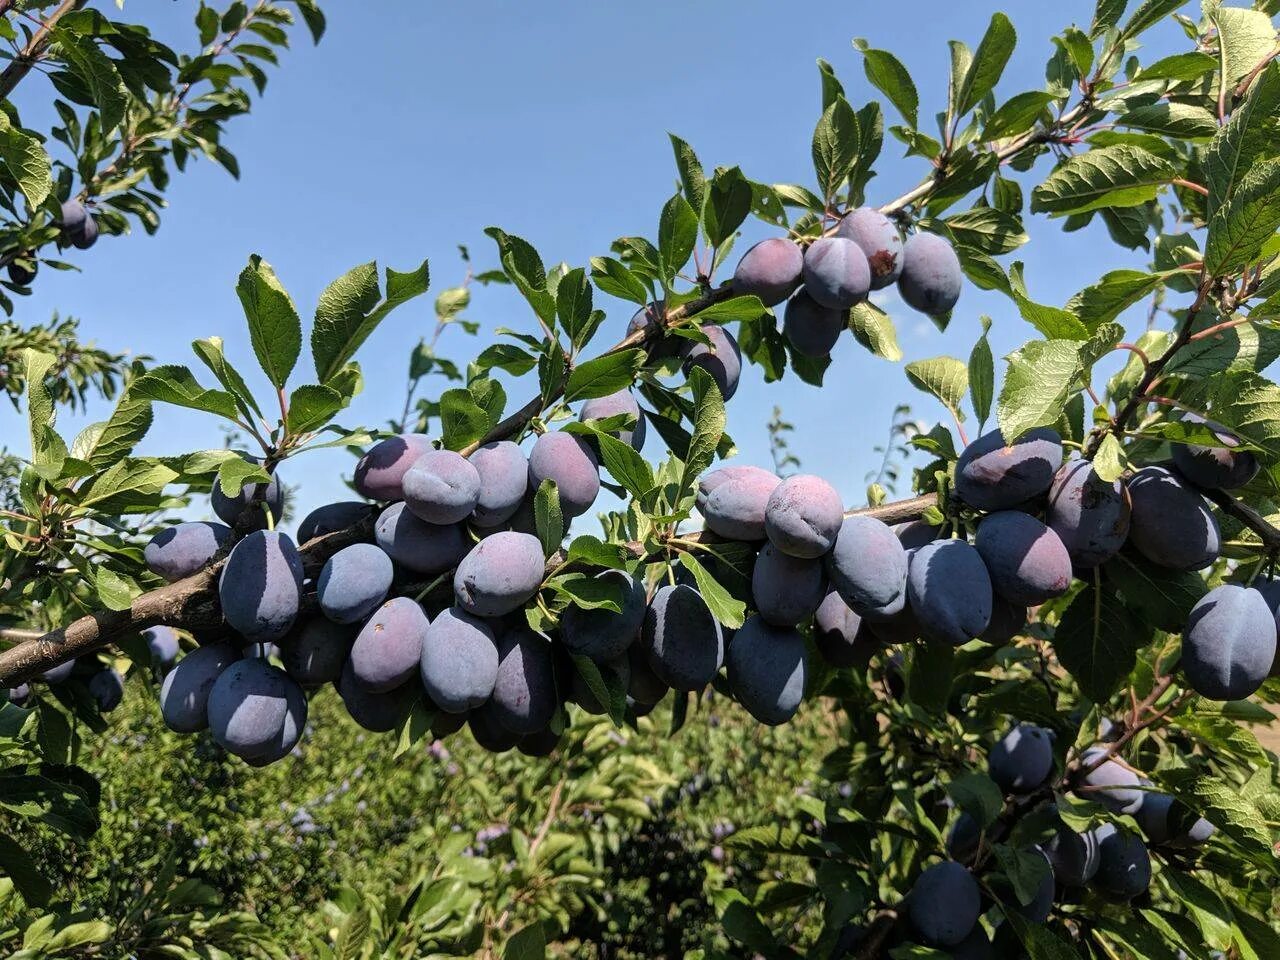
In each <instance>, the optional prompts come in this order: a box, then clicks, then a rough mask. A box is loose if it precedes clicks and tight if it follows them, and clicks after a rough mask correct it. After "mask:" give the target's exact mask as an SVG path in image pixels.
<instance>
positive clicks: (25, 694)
mask: <svg viewBox="0 0 1280 960" xmlns="http://www.w3.org/2000/svg"><path fill="white" fill-rule="evenodd" d="M30 699H31V687H30V686H29V685H28V684H25V683H20V684H18V685H17V686H16V687H7V688H6V687H0V706H4V704H5V703H12V704H13V705H14V706H15V707H25V706H26V705H27V701H29V700H30Z"/></svg>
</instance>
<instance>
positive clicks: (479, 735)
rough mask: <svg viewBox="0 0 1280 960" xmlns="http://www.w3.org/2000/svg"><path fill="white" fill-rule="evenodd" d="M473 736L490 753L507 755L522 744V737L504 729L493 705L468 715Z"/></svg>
mask: <svg viewBox="0 0 1280 960" xmlns="http://www.w3.org/2000/svg"><path fill="white" fill-rule="evenodd" d="M467 726H468V727H470V728H471V736H472V737H474V738H475V741H476V743H478V744H479V745H480V746H481V747H483V748H484V749H485V750H487V751H489V752H490V753H506V752H507V751H508V750H511V749H514V748H515V746H516V745H517V744H518V743H519V742H520V740H521V739H522V738H521V735H520V734H518V733H514V732H512V731H511V730H508V729H507V728H506V727H504V726H503V725H502V724H501V723H500V722H499V720H498V714H497V711H496V710H495V709H494V707H493V704H492V703H486V704H484V705H483V706H481V707H479V708H478V709H476V710H472V711H471V713H470V714H468V715H467Z"/></svg>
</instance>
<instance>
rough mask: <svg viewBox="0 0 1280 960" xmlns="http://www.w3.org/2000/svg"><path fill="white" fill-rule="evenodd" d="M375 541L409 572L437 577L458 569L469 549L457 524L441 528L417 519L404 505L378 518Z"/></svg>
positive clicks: (463, 533)
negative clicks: (459, 562)
mask: <svg viewBox="0 0 1280 960" xmlns="http://www.w3.org/2000/svg"><path fill="white" fill-rule="evenodd" d="M373 535H374V539H375V540H376V541H377V543H378V546H379V547H380V548H381V549H382V552H383V553H385V554H386V555H387V556H389V557H390V558H391V559H392V560H394V561H395V562H396V563H398V564H399V565H400V566H402V567H404V568H405V569H407V570H411V571H413V572H414V573H421V574H425V575H427V576H436V575H437V574H441V573H444V572H445V571H446V570H449V569H451V568H453V567H455V566H457V565H458V561H460V560H461V559H462V558H463V557H465V556H466V555H467V550H468V549H469V548H470V545H469V543H468V541H467V534H466V531H465V530H464V529H463V528H462V527H461V526H459V525H458V524H456V523H451V524H449V525H448V526H443V527H442V526H438V525H436V524H434V523H427V522H426V521H425V520H420V519H419V518H418V517H415V516H414V515H413V514H412V513H411V512H410V511H409V509H408V508H407V507H406V506H405V505H404V504H403V503H393V504H392V505H391V506H389V507H387V509H385V510H383V511H382V513H381V514H380V515H379V516H378V522H377V523H376V524H375V525H374V528H373Z"/></svg>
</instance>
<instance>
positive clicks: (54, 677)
mask: <svg viewBox="0 0 1280 960" xmlns="http://www.w3.org/2000/svg"><path fill="white" fill-rule="evenodd" d="M75 669H76V662H75V660H68V661H67V662H66V663H60V664H58V665H57V666H56V667H50V668H49V669H48V670H46V671H45V672H44V673H42V674H40V679H41V680H43V681H44V682H45V683H47V684H49V686H51V687H52V686H57V685H58V684H59V683H66V682H67V681H68V680H70V679H71V674H72V673H74V672H75Z"/></svg>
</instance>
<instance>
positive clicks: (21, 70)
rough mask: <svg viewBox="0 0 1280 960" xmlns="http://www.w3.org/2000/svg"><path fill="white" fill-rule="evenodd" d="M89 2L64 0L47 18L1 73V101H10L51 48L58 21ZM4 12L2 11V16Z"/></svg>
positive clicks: (85, 0)
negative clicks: (25, 78) (51, 40)
mask: <svg viewBox="0 0 1280 960" xmlns="http://www.w3.org/2000/svg"><path fill="white" fill-rule="evenodd" d="M87 2H88V0H62V3H60V4H58V7H57V9H55V10H54V11H53V12H52V13H51V14H49V16H48V17H46V18H45V21H44V23H43V24H42V25H41V26H40V28H39V29H38V30H36V32H35V33H33V34H32V35H31V39H30V40H28V41H27V45H26V46H25V47H23V48H22V52H21V53H19V54H18V56H16V57H15V58H14V59H13V60H12V61H11V62H10V63H9V65H8V66H7V67H5V68H4V71H3V72H0V99H4V100H7V99H9V95H10V94H11V93H13V90H14V88H15V87H16V86H17V85H18V84H19V83H21V82H22V80H23V78H24V77H26V75H27V74H28V73H30V72H31V68H32V67H34V66H35V64H36V61H37V60H39V59H40V55H41V54H42V53H44V51H45V48H46V47H48V46H49V41H50V34H51V33H52V32H53V28H54V27H55V26H57V23H58V21H59V20H61V19H62V18H63V17H64V16H66V15H67V14H68V13H70V12H71V11H72V10H79V9H80V8H81V7H83V6H84V5H85V3H87ZM3 12H4V11H0V14H2V13H3Z"/></svg>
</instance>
